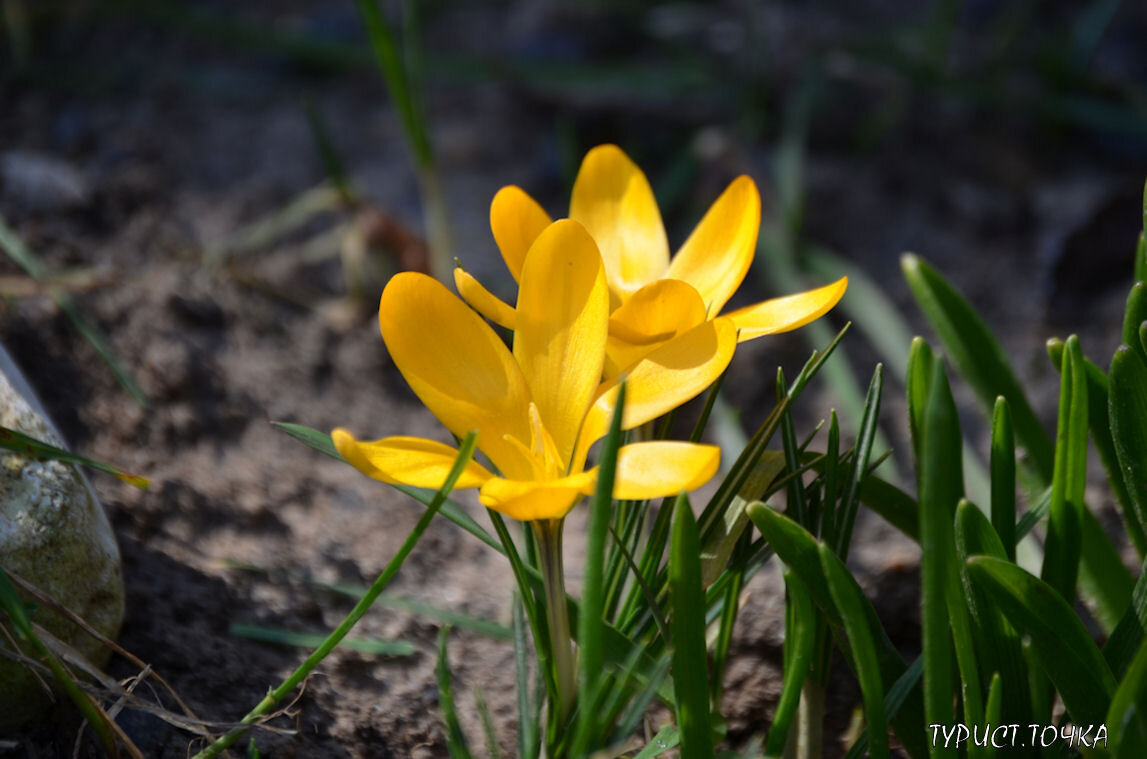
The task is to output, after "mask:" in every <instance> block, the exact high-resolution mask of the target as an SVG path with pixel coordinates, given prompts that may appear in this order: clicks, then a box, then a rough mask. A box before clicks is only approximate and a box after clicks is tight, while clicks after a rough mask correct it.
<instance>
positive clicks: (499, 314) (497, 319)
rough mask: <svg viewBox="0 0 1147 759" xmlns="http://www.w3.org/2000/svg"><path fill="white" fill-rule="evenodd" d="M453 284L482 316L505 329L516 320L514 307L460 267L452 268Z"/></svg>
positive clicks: (512, 325)
mask: <svg viewBox="0 0 1147 759" xmlns="http://www.w3.org/2000/svg"><path fill="white" fill-rule="evenodd" d="M454 286H455V287H456V288H458V294H459V295H461V296H462V299H463V300H464V301H466V302H467V303H469V304H470V307H471V308H473V309H474V310H475V311H477V312H478V313H480V314H482V316H485V317H486V318H487V319H489V320H490V321H492V322H494V323H495V324H499V325H501V326H503V327H505V328H506V329H513V328H514V324H515V323H516V322H517V318H516V315H515V313H514V307H513V306H511V305H510V304H508V303H506V302H505V301H504V300H502V299H501V298H499V297H498V296H497V295H494V294H493V293H492V292H490V291H489V290H487V289H486V288H485V287H483V286H482V283H481V282H479V281H478V280H476V279H474V277H472V276H471V275H470V274H468V273H467V272H466V271H465V270H463V269H462V268H461V267H458V268H456V269H454Z"/></svg>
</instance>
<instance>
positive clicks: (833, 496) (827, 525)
mask: <svg viewBox="0 0 1147 759" xmlns="http://www.w3.org/2000/svg"><path fill="white" fill-rule="evenodd" d="M823 462H824V463H823V469H822V470H821V472H822V473H823V476H824V488H823V492H824V497H823V499H822V501H823V503H822V506H821V515H820V537H821V539H822V540H824V542H826V543H828V544H829V545H835V544H836V533H835V532H834V529H835V527H836V522H837V516H836V504H837V502H838V496H839V493H840V479H841V465H840V424H839V422H838V420H837V418H836V409H831V410H830V411H829V412H828V442H827V444H826V445H825V449H824V459H823ZM814 466H815V464H814Z"/></svg>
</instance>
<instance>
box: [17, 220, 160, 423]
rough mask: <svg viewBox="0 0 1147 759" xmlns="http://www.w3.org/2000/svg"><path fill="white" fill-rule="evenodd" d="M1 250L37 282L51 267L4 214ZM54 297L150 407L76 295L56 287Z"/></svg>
mask: <svg viewBox="0 0 1147 759" xmlns="http://www.w3.org/2000/svg"><path fill="white" fill-rule="evenodd" d="M0 249H3V250H4V252H5V253H7V254H8V257H9V258H11V259H12V260H13V261H14V262H16V264H17V265H18V266H19V267H20V268H22V269H23V270H24V271H25V272H27V273H28V276H29V277H31V278H32V279H34V280H36V281H37V282H43V281H44V280H45V279H46V277H47V275H48V270H47V267H45V266H44V264H43V262H42V261H40V259H39V258H38V257H37V256H36V254H35V253H33V252H32V251H31V250H30V249H29V248H28V246H27V245H25V244H24V241H23V240H21V239H20V236H19V235H17V234H16V232H15V230H13V229H12V228H11V227H10V226H8V223H7V222H6V221H5V220H4V218H3V217H0ZM50 292H51V295H52V300H54V301H55V302H56V305H57V306H58V307H59V309H60V310H61V311H62V312H63V313H64V316H66V317H67V318H68V320H69V321H70V322H71V323H72V326H73V327H75V329H76V331H77V332H79V333H80V335H81V336H83V338H84V339H85V340H87V341H88V343H90V344H91V346H92V347H93V348H95V350H96V353H98V354H99V355H100V358H102V359H103V361H104V363H106V364H107V365H108V368H110V369H111V370H112V373H113V374H114V375H115V376H116V380H117V381H118V382H119V383H120V385H121V386H123V388H124V390H126V391H127V392H128V394H129V395H130V396H131V397H132V398H133V399H134V400H135V402H136V403H138V404H139V405H140V406H141V407H142V408H145V409H146V408H147V407H148V405H149V401H148V398H147V395H146V394H145V393H144V392H143V390H142V389H141V388H140V386H139V385H138V384H136V381H135V379H134V378H133V377H132V376H131V373H130V372H129V371H128V370H127V369H126V368H124V366H123V364H122V363H120V360H119V357H117V356H116V354H115V351H113V350H112V348H111V345H109V344H108V341H107V338H106V337H105V336H104V333H103V332H102V331H101V330H100V329H99V327H97V326H96V325H95V324H93V323H92V322H91V321H90V320H88V318H87V317H85V316H84V315H83V314H82V313H81V312H80V310H79V308H78V307H77V306H76V303H75V301H74V300H72V296H70V295H68V293H66V292H64V291H62V290H56V289H52V290H51V291H50Z"/></svg>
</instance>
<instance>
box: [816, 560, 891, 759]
mask: <svg viewBox="0 0 1147 759" xmlns="http://www.w3.org/2000/svg"><path fill="white" fill-rule="evenodd" d="M820 564H821V568H822V569H823V570H824V577H825V582H826V583H827V585H828V590H829V593H830V594H831V595H832V599H833V601H834V602H835V604H836V608H837V609H838V610H839V612H840V618H841V620H842V621H843V623H844V630H845V632H846V633H847V634H848V642H849V644H850V645H851V646H852V659H853V661H854V662H855V663H856V678H857V680H859V681H860V692H861V696H862V698H863V700H864V716H865V721H866V722H867V727H868V741H869V747H868V755H869V756H870V757H872V759H881V757H887V756H888V728H887V724H886V722H885V715H884V685H883V683H882V681H881V678H880V664H879V662H878V657H877V653H876V642H875V641H874V640H873V637H872V631H871V629H870V628H869V625H868V618H867V612H866V604H867V599H865V597H864V592H863V591H862V590H861V589H860V585H858V584H857V582H856V580H855V579H853V577H852V575H851V574H849V573H848V569H847V568H846V567H845V566H844V563H843V562H842V561H841V560H840V558H839V557H838V556H837V555H836V554H834V553H833V552H832V551H831V550H830V549H829V548H828V547H827V546H825V545H824V544H823V543H822V544H821V545H820Z"/></svg>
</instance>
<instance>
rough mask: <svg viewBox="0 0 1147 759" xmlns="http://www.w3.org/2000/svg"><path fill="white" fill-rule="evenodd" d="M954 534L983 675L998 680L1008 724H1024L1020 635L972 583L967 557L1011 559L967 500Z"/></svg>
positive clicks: (1026, 695) (1026, 699)
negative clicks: (992, 674)
mask: <svg viewBox="0 0 1147 759" xmlns="http://www.w3.org/2000/svg"><path fill="white" fill-rule="evenodd" d="M955 533H956V534H955V537H956V558H957V560H958V563H959V567H960V580H961V584H962V588H963V592H964V597H965V600H966V603H967V606H968V610H969V612H970V614H971V618H972V622H973V624H974V629H975V635H976V644H977V645H976V649H977V652H978V655H979V658H980V662H981V665H982V667H983V670H982V671H983V672H984V673H985V674H986V673H988V672H994V673H995V674H996V675H997V677H999V678H1000V680H1001V683H1000V687H1001V688H1002V689H1003V691H1004V695H1005V697H1006V698H1005V703H1006V708H1005V709H1004V714H1005V717H1007V721H1008V723H1013V722H1014V723H1017V724H1023V725H1027V724H1029V723H1030V722H1031V721H1032V719H1031V713H1030V711H1029V709H1028V706H1029V705H1030V704H1031V694H1030V690H1029V687H1028V672H1027V668H1026V667H1025V666H1024V659H1023V648H1022V645H1021V641H1020V638H1019V635H1017V634H1016V632H1015V630H1014V629H1013V628H1012V626H1011V625H1009V624H1008V622H1007V620H1006V619H1005V618H1004V617H1003V616H1002V615H1001V614H1000V613H999V611H998V609H997V608H996V606H995V602H994V601H993V600H992V599H991V598H989V597H988V595H987V594H986V593H984V591H983V590H982V589H980V588H978V587H977V586H976V585H975V584H974V583H973V582H972V580H971V578H970V577H969V575H968V571H967V560H968V558H969V557H970V556H974V555H980V554H982V555H987V556H992V557H995V558H998V559H1007V560H1009V561H1011V559H1008V557H1007V556H1006V554H1005V546H1004V545H1003V543H1002V542H1001V541H1000V538H999V536H998V535H997V534H996V531H995V529H994V528H993V527H992V524H991V523H990V522H989V521H988V519H987V518H986V517H985V516H984V515H983V512H981V511H980V510H979V509H977V508H976V507H975V506H973V505H972V504H971V503H969V502H967V501H961V502H960V504H959V506H957V507H956V524H955ZM989 701H990V695H989ZM988 710H989V707H988V706H985V712H987V711H988ZM984 721H985V723H987V722H994V723H999V719H998V718H997V719H995V720H991V719H989V718H988V717H987V716H985V717H984Z"/></svg>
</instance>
